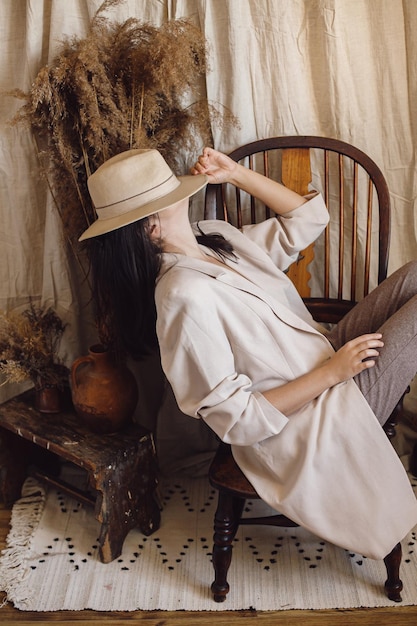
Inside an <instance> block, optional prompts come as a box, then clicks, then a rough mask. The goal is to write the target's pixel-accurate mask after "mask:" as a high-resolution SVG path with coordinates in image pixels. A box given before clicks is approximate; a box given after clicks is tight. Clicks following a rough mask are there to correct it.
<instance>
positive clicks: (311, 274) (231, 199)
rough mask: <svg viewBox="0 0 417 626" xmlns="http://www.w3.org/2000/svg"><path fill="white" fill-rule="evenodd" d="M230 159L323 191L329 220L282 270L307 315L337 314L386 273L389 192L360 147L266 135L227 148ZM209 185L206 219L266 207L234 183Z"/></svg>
mask: <svg viewBox="0 0 417 626" xmlns="http://www.w3.org/2000/svg"><path fill="white" fill-rule="evenodd" d="M229 156H230V157H231V158H233V159H234V160H235V161H238V162H241V163H243V164H244V165H246V166H247V167H249V168H251V169H254V170H256V171H259V172H261V173H262V174H264V175H266V176H268V177H270V178H274V179H275V180H278V181H280V182H282V183H283V184H285V185H286V186H287V187H290V188H291V189H294V191H297V192H298V193H300V194H302V195H305V194H306V193H308V191H309V190H311V189H317V190H319V191H321V193H322V194H323V197H324V200H325V203H326V206H327V208H328V210H329V213H330V222H329V225H328V227H327V228H326V229H325V231H324V233H323V234H322V236H320V237H319V239H318V240H317V241H316V242H315V244H313V245H311V246H309V248H308V249H306V250H304V251H303V252H302V253H301V254H300V258H299V260H298V261H297V262H296V263H294V264H293V265H292V266H291V267H290V269H289V271H288V275H289V277H290V278H291V280H293V282H294V284H295V286H296V287H297V289H298V291H299V293H300V295H301V296H302V297H303V298H304V300H305V302H306V305H307V307H308V308H309V309H310V311H311V313H312V314H313V317H315V319H316V320H318V321H321V322H329V323H333V322H337V321H338V320H339V319H340V318H341V317H343V315H344V314H345V313H347V312H348V311H349V310H350V309H351V308H352V306H354V304H355V303H356V302H357V301H358V300H360V299H361V298H362V297H364V296H365V295H366V294H367V293H368V292H369V291H370V290H371V289H373V288H374V287H375V286H376V285H377V284H378V283H380V282H381V281H382V280H383V279H384V278H385V277H386V275H387V267H388V253H389V239H390V197H389V191H388V186H387V183H386V180H385V178H384V176H383V174H382V172H381V170H380V169H379V167H378V166H377V165H376V163H375V162H374V161H373V160H372V159H371V158H370V157H369V156H368V155H366V154H365V153H364V152H362V151H361V150H359V149H358V148H355V147H354V146H352V145H350V144H348V143H345V142H343V141H339V140H337V139H331V138H325V137H314V136H293V137H270V138H268V139H262V140H259V141H254V142H252V143H249V144H246V145H244V146H241V147H239V148H237V149H236V150H234V151H233V152H231V153H230V154H229ZM228 187H230V186H228V185H224V184H223V185H208V187H207V191H206V200H205V219H224V220H226V221H229V222H231V223H233V224H234V225H235V226H237V227H239V228H240V227H241V226H242V225H243V224H248V223H252V224H253V223H257V222H259V221H262V220H264V219H266V218H269V217H271V216H272V215H273V214H272V213H271V212H270V210H269V209H268V207H265V205H260V203H259V201H258V200H255V198H253V197H250V196H248V195H247V194H245V193H244V192H242V191H240V190H239V189H235V188H234V187H233V188H228Z"/></svg>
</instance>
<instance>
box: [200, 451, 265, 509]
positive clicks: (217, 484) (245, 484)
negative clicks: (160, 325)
mask: <svg viewBox="0 0 417 626" xmlns="http://www.w3.org/2000/svg"><path fill="white" fill-rule="evenodd" d="M209 479H210V484H211V486H212V487H214V488H215V489H218V490H219V491H227V492H228V493H231V494H233V495H234V496H237V497H238V498H244V499H245V500H246V499H247V498H259V496H258V494H257V493H256V491H255V489H254V488H253V487H252V485H251V483H250V482H249V481H248V479H247V478H246V476H245V475H244V473H243V472H242V470H241V469H240V467H239V466H238V465H237V463H236V461H235V460H234V458H233V454H232V451H231V448H230V446H229V445H227V444H224V443H221V444H220V445H219V447H218V449H217V452H216V454H215V456H214V459H213V461H212V463H211V466H210V471H209Z"/></svg>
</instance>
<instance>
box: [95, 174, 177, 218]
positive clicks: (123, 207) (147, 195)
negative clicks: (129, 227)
mask: <svg viewBox="0 0 417 626" xmlns="http://www.w3.org/2000/svg"><path fill="white" fill-rule="evenodd" d="M179 185H180V182H179V180H178V178H177V177H176V176H174V174H173V173H171V175H170V176H169V178H167V179H166V180H164V181H162V182H161V183H159V184H158V185H155V186H153V187H151V188H150V189H146V190H145V191H141V192H140V193H137V194H135V195H133V196H129V197H128V198H122V199H120V200H118V201H117V202H114V203H113V204H109V205H107V206H104V207H96V211H97V217H98V218H99V219H104V220H106V219H109V218H111V217H116V216H117V215H122V214H123V213H127V212H128V211H131V210H132V201H133V202H135V204H136V206H138V207H139V206H142V205H144V204H148V203H149V202H153V201H154V200H158V199H159V198H163V197H164V196H166V195H167V194H168V193H170V192H171V191H174V189H176V188H177V187H178V186H179Z"/></svg>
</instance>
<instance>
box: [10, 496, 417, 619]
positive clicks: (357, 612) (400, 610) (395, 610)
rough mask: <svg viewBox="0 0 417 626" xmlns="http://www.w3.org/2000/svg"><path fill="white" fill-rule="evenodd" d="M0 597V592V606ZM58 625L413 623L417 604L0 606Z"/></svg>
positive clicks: (16, 615) (15, 615) (12, 616)
mask: <svg viewBox="0 0 417 626" xmlns="http://www.w3.org/2000/svg"><path fill="white" fill-rule="evenodd" d="M9 521H10V511H9V510H7V509H6V508H5V507H4V506H3V505H2V504H1V503H0V550H1V549H3V548H4V546H5V541H6V536H7V534H8V531H9ZM416 585H417V581H416ZM1 604H2V597H1V592H0V606H1ZM50 622H53V623H54V624H59V625H60V626H66V625H67V624H70V623H71V624H73V623H75V624H76V626H81V625H82V624H86V625H88V626H113V625H114V626H132V624H143V625H144V626H214V625H215V626H238V625H239V626H243V625H244V626H277V625H278V626H284V625H285V626H342V625H343V626H356V625H361V626H371V625H372V626H381V625H384V624H386V625H387V626H406V625H407V626H411V625H412V626H416V625H417V606H412V607H406V606H405V607H401V606H400V605H394V606H393V607H392V608H383V609H354V610H350V609H349V610H347V609H343V610H339V611H338V610H332V611H267V612H260V611H221V612H218V611H214V612H201V613H196V612H185V611H174V612H167V611H134V612H112V613H109V612H101V611H99V612H97V611H56V612H52V613H34V612H28V611H19V610H17V609H15V608H14V607H13V606H12V605H11V604H10V603H6V604H5V605H4V606H3V607H2V608H0V624H1V625H2V626H9V624H14V623H16V624H19V625H20V626H28V625H29V624H46V623H50Z"/></svg>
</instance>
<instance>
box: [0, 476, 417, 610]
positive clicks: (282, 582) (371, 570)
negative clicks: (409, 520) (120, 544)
mask: <svg viewBox="0 0 417 626" xmlns="http://www.w3.org/2000/svg"><path fill="white" fill-rule="evenodd" d="M414 482H417V481H414ZM413 486H414V487H416V485H413ZM161 502H162V506H163V510H162V523H161V528H160V529H159V530H158V531H157V532H156V533H155V534H154V535H152V536H150V537H145V536H144V535H142V534H141V533H140V532H139V531H138V530H133V531H131V532H130V533H129V535H128V537H127V538H126V540H125V544H124V549H123V553H122V555H121V557H120V558H119V559H117V560H115V561H113V562H112V563H109V564H102V563H100V562H99V561H98V550H97V535H98V529H99V524H98V522H97V521H96V520H95V519H94V515H93V511H92V508H89V507H88V506H84V505H81V504H79V503H78V502H76V501H74V500H72V499H71V498H69V497H67V496H66V495H64V494H63V493H60V492H59V491H57V490H56V489H53V488H48V489H46V488H44V487H43V486H41V485H40V484H39V483H37V482H36V481H34V480H33V479H28V480H27V481H26V483H25V485H24V489H23V492H22V498H21V500H19V501H18V502H17V503H16V504H15V506H14V508H13V513H12V528H11V531H10V533H9V537H8V541H7V548H6V549H5V550H4V551H3V553H2V555H1V558H0V582H1V584H0V588H1V589H2V590H4V591H6V592H7V597H8V599H9V600H10V601H11V602H12V603H13V604H14V605H15V606H16V607H17V608H19V609H21V610H26V611H58V610H77V611H78V610H83V609H93V610H96V611H134V610H147V611H149V610H153V609H159V610H169V611H172V610H179V609H184V610H189V611H204V610H239V609H249V608H254V609H257V610H263V611H267V610H280V609H329V608H352V607H382V606H392V605H393V603H392V602H390V601H389V600H388V599H387V598H386V596H385V594H384V592H383V582H384V580H385V568H384V564H383V562H380V561H373V560H370V559H366V558H363V557H362V556H360V555H357V554H353V553H349V552H347V551H345V550H342V549H340V548H336V547H334V546H332V545H330V544H327V543H326V542H324V541H321V540H320V539H318V538H317V537H315V536H313V535H311V534H310V533H308V532H306V531H304V530H303V529H300V528H290V529H281V528H274V527H265V526H264V527H246V528H245V527H243V528H242V529H241V530H240V532H239V534H238V536H237V538H236V541H235V544H234V550H233V559H232V565H231V568H230V572H229V582H230V585H231V590H230V593H229V596H228V598H227V600H226V602H224V603H222V604H217V603H215V602H213V600H212V597H211V592H210V584H211V581H212V579H213V571H212V564H211V548H212V519H213V514H214V510H215V506H216V494H215V492H214V491H213V490H212V489H211V488H210V487H209V486H208V484H207V480H205V479H195V480H191V479H183V478H181V479H180V478H174V479H171V480H169V481H165V483H164V484H163V485H161ZM262 506H263V505H262ZM257 507H259V502H255V503H251V502H249V503H248V507H247V508H248V512H252V513H254V512H256V513H258V512H259V508H257ZM416 530H417V529H415V530H414V531H413V532H412V533H410V535H409V536H408V537H407V538H406V539H405V540H404V542H403V565H402V571H401V577H402V580H403V582H404V592H403V605H407V604H417V584H416V581H417V550H416V545H417V544H416V541H417V533H416ZM396 606H397V607H398V606H399V605H396Z"/></svg>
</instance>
